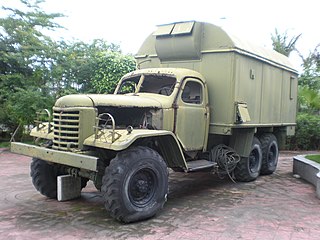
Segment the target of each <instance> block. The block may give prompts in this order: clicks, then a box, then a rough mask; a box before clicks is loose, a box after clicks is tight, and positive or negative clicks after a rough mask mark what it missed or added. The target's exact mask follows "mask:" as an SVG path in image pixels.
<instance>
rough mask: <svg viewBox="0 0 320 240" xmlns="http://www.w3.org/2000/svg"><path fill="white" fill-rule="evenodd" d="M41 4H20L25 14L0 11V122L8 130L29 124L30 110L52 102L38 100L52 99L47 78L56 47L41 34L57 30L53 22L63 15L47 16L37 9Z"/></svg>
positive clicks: (23, 1)
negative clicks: (52, 51)
mask: <svg viewBox="0 0 320 240" xmlns="http://www.w3.org/2000/svg"><path fill="white" fill-rule="evenodd" d="M41 2H42V1H40V0H37V1H34V2H33V3H30V2H28V1H26V0H21V3H22V4H23V5H24V7H25V8H26V9H27V10H26V11H24V12H23V11H20V10H19V9H13V8H9V7H2V9H3V10H5V11H6V12H8V15H7V16H6V17H5V18H1V19H0V26H1V28H0V108H1V109H2V112H1V114H0V122H1V123H3V124H6V125H7V126H8V127H9V128H11V129H14V128H15V127H16V126H17V125H19V124H29V123H30V121H31V120H30V119H29V117H33V116H34V115H35V113H32V111H31V110H33V109H35V108H41V107H43V106H44V105H45V103H49V102H52V101H50V99H48V100H47V101H41V97H46V98H48V97H49V98H50V95H51V94H50V89H48V88H47V86H48V84H47V83H48V79H47V78H46V76H47V74H48V71H49V68H50V65H51V63H52V56H51V55H50V53H51V51H50V49H53V48H55V43H54V42H53V41H52V40H51V39H50V38H49V37H47V36H46V35H44V34H43V33H42V32H41V30H42V29H48V30H54V29H56V28H58V27H60V26H59V25H57V24H56V23H54V19H55V18H57V17H61V16H62V15H61V14H46V13H45V12H43V11H42V10H41V9H40V8H39V4H40V3H41ZM31 100H33V102H30V101H31ZM27 103H30V104H27ZM14 108H20V109H21V110H22V111H21V112H20V113H23V112H24V117H23V116H20V114H18V113H17V114H15V113H16V112H13V111H12V110H13V109H14ZM18 115H19V117H18Z"/></svg>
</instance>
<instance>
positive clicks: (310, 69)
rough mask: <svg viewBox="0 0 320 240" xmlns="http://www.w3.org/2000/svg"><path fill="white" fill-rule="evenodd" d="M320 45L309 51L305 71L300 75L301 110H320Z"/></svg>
mask: <svg viewBox="0 0 320 240" xmlns="http://www.w3.org/2000/svg"><path fill="white" fill-rule="evenodd" d="M319 47H320V44H319V45H318V46H316V48H315V49H314V50H313V51H312V52H310V53H309V55H308V57H306V58H304V57H303V56H302V55H301V54H300V56H301V58H302V61H303V64H302V66H303V72H302V74H301V75H300V77H299V81H298V83H299V105H300V110H301V111H308V112H311V113H319V112H320V53H319V50H318V49H319Z"/></svg>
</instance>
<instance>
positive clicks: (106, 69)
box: [52, 39, 135, 97]
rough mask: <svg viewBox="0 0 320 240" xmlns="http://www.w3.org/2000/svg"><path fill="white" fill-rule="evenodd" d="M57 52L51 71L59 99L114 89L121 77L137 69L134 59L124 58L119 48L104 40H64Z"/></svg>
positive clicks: (127, 56) (126, 56)
mask: <svg viewBox="0 0 320 240" xmlns="http://www.w3.org/2000/svg"><path fill="white" fill-rule="evenodd" d="M57 51H58V53H57V58H56V60H55V63H54V64H53V68H52V78H53V80H52V83H54V86H53V88H54V89H55V90H54V91H55V92H56V96H57V97H59V96H62V95H66V94H69V93H76V92H80V93H101V92H106V91H105V90H106V89H109V90H110V89H112V88H114V84H115V82H116V81H117V80H119V79H120V77H121V75H123V74H125V73H127V72H129V71H132V70H133V69H134V66H135V63H134V59H133V57H131V56H129V55H123V54H122V53H121V50H120V46H118V45H115V44H108V43H107V42H106V41H104V40H102V39H95V40H93V42H92V43H84V42H81V41H78V42H73V43H67V42H64V41H63V42H60V45H59V48H58V49H57ZM106 76H107V77H106ZM107 92H110V91H107Z"/></svg>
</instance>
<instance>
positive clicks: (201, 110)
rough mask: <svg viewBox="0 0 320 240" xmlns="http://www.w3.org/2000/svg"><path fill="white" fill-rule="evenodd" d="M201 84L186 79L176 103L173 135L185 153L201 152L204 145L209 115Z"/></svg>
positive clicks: (205, 95) (198, 81)
mask: <svg viewBox="0 0 320 240" xmlns="http://www.w3.org/2000/svg"><path fill="white" fill-rule="evenodd" d="M205 93H206V92H205V88H204V85H203V83H202V82H201V81H200V80H198V79H194V78H187V79H185V81H184V82H183V83H182V87H181V89H180V91H179V94H178V97H177V101H176V111H177V112H176V119H175V120H176V121H175V134H176V136H177V138H178V139H179V141H180V142H181V144H182V146H183V148H184V149H185V150H187V151H193V150H202V149H203V148H204V146H205V145H206V141H207V133H208V132H207V131H208V122H209V115H208V109H207V101H208V100H207V94H205Z"/></svg>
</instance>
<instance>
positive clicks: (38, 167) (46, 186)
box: [30, 158, 59, 198]
mask: <svg viewBox="0 0 320 240" xmlns="http://www.w3.org/2000/svg"><path fill="white" fill-rule="evenodd" d="M30 175H31V177H32V183H33V185H34V187H35V188H36V189H37V190H38V191H39V192H40V193H41V194H42V195H44V196H46V197H48V198H57V176H59V171H58V167H57V166H56V165H51V164H48V163H47V162H46V161H43V160H41V159H38V158H33V159H32V162H31V173H30Z"/></svg>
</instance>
